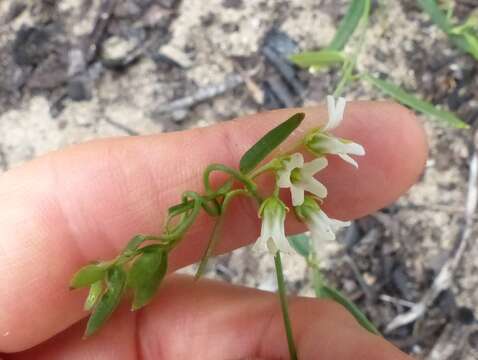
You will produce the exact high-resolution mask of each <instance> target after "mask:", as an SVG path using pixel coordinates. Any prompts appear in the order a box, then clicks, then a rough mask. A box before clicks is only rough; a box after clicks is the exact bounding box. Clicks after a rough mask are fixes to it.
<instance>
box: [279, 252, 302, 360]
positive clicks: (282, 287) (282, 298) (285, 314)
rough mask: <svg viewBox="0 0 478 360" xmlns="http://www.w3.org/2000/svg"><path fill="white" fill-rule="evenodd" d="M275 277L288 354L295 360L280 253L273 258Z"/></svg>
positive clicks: (295, 353)
mask: <svg viewBox="0 0 478 360" xmlns="http://www.w3.org/2000/svg"><path fill="white" fill-rule="evenodd" d="M274 262H275V266H276V275H277V287H278V290H279V299H280V304H281V310H282V317H283V318H284V327H285V332H286V335H287V345H288V346H289V354H290V359H291V360H297V350H296V348H295V343H294V337H293V336H292V326H291V323H290V318H289V309H288V306H287V297H286V293H285V283H284V273H283V271H282V261H281V258H280V252H279V251H278V252H277V253H276V255H275V256H274Z"/></svg>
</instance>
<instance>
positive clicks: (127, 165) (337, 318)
mask: <svg viewBox="0 0 478 360" xmlns="http://www.w3.org/2000/svg"><path fill="white" fill-rule="evenodd" d="M297 111H298V110H297V109H294V110H280V111H274V112H269V113H264V114H259V115H252V116H248V117H246V118H244V119H242V120H241V121H234V122H227V123H223V124H220V125H217V126H214V127H210V128H203V129H195V130H191V131H185V132H180V133H170V134H163V135H154V136H144V137H130V138H118V139H108V140H98V141H94V142H90V143H87V144H83V145H78V146H74V147H71V148H69V149H65V150H62V151H59V152H56V153H52V154H49V155H47V156H44V157H41V158H39V159H36V160H34V161H32V162H30V163H28V164H25V165H23V166H21V167H18V168H16V169H13V170H11V171H9V172H7V173H5V174H4V175H2V176H1V177H0V204H2V211H1V213H0V284H2V285H1V286H0V352H4V353H5V354H4V355H0V357H1V358H2V359H5V360H11V359H49V360H51V359H53V360H54V359H106V360H107V359H135V358H138V359H140V358H141V359H157V358H160V359H175V360H177V359H255V358H256V359H259V358H260V359H285V358H287V356H288V349H287V341H286V337H285V332H284V329H283V323H282V317H281V312H280V307H279V303H278V300H277V299H276V297H275V296H274V295H273V294H270V293H264V292H261V291H258V290H254V289H246V288H242V287H237V286H232V285H227V284H222V283H219V282H214V281H208V280H201V281H199V282H197V283H195V282H193V281H192V280H191V279H190V278H188V277H184V276H171V277H170V278H169V279H168V280H166V281H165V283H164V284H163V286H162V287H161V289H160V291H159V294H158V296H157V297H156V298H155V299H154V300H153V302H152V303H151V304H150V305H148V306H147V307H145V308H144V309H142V310H140V311H138V312H130V311H129V310H128V309H127V307H126V306H122V307H120V309H118V311H117V312H116V313H115V314H114V315H113V317H112V318H111V319H110V321H109V322H108V323H107V324H106V325H105V327H104V328H103V329H102V330H101V331H100V332H99V333H98V334H97V335H95V336H93V337H92V338H90V339H88V340H82V339H81V337H82V332H83V330H84V321H83V320H81V319H82V318H83V317H85V315H86V314H85V313H84V312H83V310H82V302H83V300H84V297H85V294H84V293H82V292H81V291H74V292H71V291H69V290H68V283H69V280H70V277H71V275H72V274H73V273H74V272H75V271H76V270H77V269H78V268H79V267H80V266H82V265H84V263H85V262H88V261H90V260H92V259H98V258H99V259H108V258H111V257H113V256H114V255H116V254H117V253H118V251H119V250H120V249H121V248H122V247H123V246H124V244H125V243H126V242H127V240H128V239H129V238H131V237H132V236H133V235H135V234H136V233H158V232H159V229H160V221H159V219H161V218H162V217H163V215H164V211H165V210H166V209H167V207H168V206H170V205H171V204H173V203H175V202H176V201H177V199H178V197H179V196H180V194H181V192H182V191H184V190H185V189H191V190H198V191H199V190H201V187H202V183H201V178H200V174H201V171H202V170H203V168H204V167H205V166H207V165H208V164H209V163H211V162H220V163H224V164H227V165H230V166H237V163H238V160H239V158H240V156H241V154H243V153H244V151H246V150H247V149H248V148H249V147H250V146H251V145H252V144H253V143H254V142H255V141H256V140H257V139H258V138H259V137H261V136H262V135H263V134H264V133H265V132H266V131H267V130H269V129H271V128H273V127H274V126H275V125H277V124H278V123H280V122H281V121H283V120H284V119H286V118H287V117H288V116H290V115H291V114H293V113H295V112H297ZM300 111H304V112H305V113H306V114H307V115H306V119H305V121H304V123H303V125H302V126H301V127H303V128H307V127H309V128H310V127H312V126H317V121H320V120H321V119H326V111H325V109H324V108H322V107H318V108H310V109H305V110H304V109H301V110H300ZM314 121H315V122H316V123H315V124H313V122H314ZM298 131H300V130H298ZM337 134H338V135H340V136H343V137H345V138H351V139H354V141H356V142H358V143H360V144H362V145H363V146H364V147H365V149H366V150H367V155H366V156H365V157H363V158H361V159H360V168H359V169H358V170H357V169H354V168H352V167H350V166H347V164H344V163H342V162H340V161H335V159H331V160H330V165H329V167H328V168H327V169H326V170H324V171H323V172H322V173H321V175H322V174H323V176H322V177H321V180H323V182H324V183H325V184H326V185H327V188H328V190H329V196H328V198H327V201H326V204H325V206H324V208H325V210H326V212H327V213H328V214H330V215H331V216H332V217H334V218H340V219H351V218H356V217H360V216H363V215H366V214H368V213H370V212H373V211H375V210H377V209H379V208H381V207H383V206H385V205H386V204H389V203H390V202H392V201H393V200H395V199H396V198H397V197H398V196H399V195H400V194H402V193H403V192H404V191H405V190H407V189H408V188H409V187H410V186H411V185H412V184H413V183H414V182H415V181H416V179H417V177H418V176H419V174H420V172H421V170H422V168H423V165H424V163H425V158H426V143H425V138H424V134H423V131H422V129H421V127H420V126H419V125H418V124H417V122H416V120H415V119H414V116H413V115H412V114H411V113H410V112H408V111H407V110H404V109H403V108H402V107H399V106H397V105H394V104H390V103H372V102H360V103H351V104H350V105H349V106H348V107H347V110H346V114H345V119H344V122H343V123H342V125H341V127H340V128H339V129H337ZM299 136H300V135H299ZM292 137H293V136H292ZM291 141H294V140H293V139H292V140H291ZM289 143H290V142H289ZM239 218H240V221H239V220H238V219H239ZM210 225H211V223H210V221H209V220H208V219H207V218H206V217H204V218H200V219H198V221H197V223H196V224H195V225H194V226H193V228H192V229H191V230H190V232H189V233H188V235H187V238H186V239H184V241H183V242H182V243H181V245H179V247H178V248H177V249H176V250H175V251H174V252H173V253H172V254H171V257H170V265H169V268H170V270H171V271H174V269H178V268H180V267H182V266H185V265H188V264H191V263H193V262H195V261H197V260H199V258H200V256H201V254H202V252H203V250H204V248H205V246H206V242H207V240H208V236H207V234H208V233H209V231H210ZM299 226H300V225H299V224H296V223H290V224H288V227H289V230H291V232H294V231H300V227H299ZM224 229H227V236H224V239H222V242H221V243H220V245H219V246H218V252H221V253H224V252H227V251H231V250H233V249H235V248H238V247H240V246H244V245H246V244H248V243H251V242H253V241H254V240H255V239H256V238H257V236H258V234H259V219H258V218H257V209H255V208H254V207H253V206H252V205H250V203H249V202H247V201H243V200H240V199H238V201H236V202H235V203H233V204H232V205H231V208H230V209H229V213H228V215H227V219H226V221H225V224H224ZM290 313H291V314H290V315H291V320H292V323H293V324H292V327H293V333H294V336H295V339H296V345H297V348H298V353H299V358H300V359H303V360H307V359H317V358H320V359H334V360H340V359H354V360H360V359H377V360H378V359H380V360H382V359H390V360H400V359H403V360H405V359H407V358H408V357H407V356H406V355H404V354H402V353H401V352H399V351H398V350H397V349H395V348H394V347H393V346H392V345H390V344H388V343H387V342H386V341H385V340H383V339H382V338H380V337H377V336H374V335H371V334H369V333H368V332H366V331H365V330H363V329H362V328H361V327H360V326H359V325H358V324H357V323H356V322H355V320H354V319H353V318H352V317H351V315H349V314H348V313H347V312H346V311H345V310H344V309H343V308H341V307H340V306H339V305H337V304H335V303H332V302H329V301H319V300H315V299H304V298H292V299H291V304H290ZM15 352H16V353H15ZM7 353H8V354H7Z"/></svg>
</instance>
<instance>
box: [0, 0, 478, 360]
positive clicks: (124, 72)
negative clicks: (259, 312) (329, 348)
mask: <svg viewBox="0 0 478 360" xmlns="http://www.w3.org/2000/svg"><path fill="white" fill-rule="evenodd" d="M206 3H207V5H205V4H206ZM346 3H347V1H344V0H340V1H337V0H322V1H321V0H249V1H245V0H210V1H207V2H205V1H204V0H182V1H179V0H124V1H114V0H82V1H75V0H61V1H53V0H42V1H34V0H30V1H28V0H18V1H15V0H3V1H1V2H0V166H1V168H2V169H3V171H6V170H8V169H9V168H10V167H13V166H16V165H18V164H20V163H22V162H25V161H27V160H29V159H32V158H33V157H35V156H38V155H40V154H43V153H45V152H48V151H50V150H54V149H58V148H62V147H65V146H68V145H70V144H74V143H79V142H83V141H86V140H88V139H93V138H100V137H108V136H118V135H119V136H125V135H126V136H128V135H138V134H150V133H158V132H165V131H175V130H180V129H186V128H192V127H198V126H206V125H209V124H213V123H216V122H220V121H227V120H228V119H231V118H234V117H236V116H240V115H244V114H250V113H253V112H257V111H262V110H266V109H273V108H278V107H289V106H297V105H313V104H317V103H319V102H322V101H323V99H324V97H325V95H326V94H328V93H331V92H332V91H333V89H334V84H336V82H337V78H338V74H337V73H336V72H335V71H329V72H324V73H321V74H319V75H311V74H309V73H307V72H305V71H300V70H298V69H296V68H293V67H292V66H291V64H290V63H288V62H287V61H286V60H285V59H286V58H287V55H289V54H291V53H294V52H298V51H300V50H313V49H319V48H321V47H323V46H324V45H326V44H327V43H328V42H329V41H330V40H331V38H332V37H333V35H334V30H335V27H336V25H337V24H338V21H339V20H340V18H341V16H342V15H343V14H344V11H345V8H346ZM455 3H456V14H457V16H458V17H459V18H463V17H465V16H466V15H467V14H469V13H470V12H471V10H473V9H474V8H478V1H477V0H461V1H460V0H457V1H456V2H455ZM365 46H366V49H365V51H363V52H362V54H361V55H360V57H359V67H360V68H361V69H366V70H368V71H370V72H373V73H378V74H386V75H387V76H388V77H389V79H391V80H392V81H394V82H395V83H397V84H400V85H402V86H403V87H405V88H407V89H410V90H414V91H416V92H417V93H419V94H420V95H421V96H422V97H424V98H426V99H428V100H430V101H433V102H435V103H439V104H443V105H444V106H445V107H447V108H448V109H450V110H452V111H454V112H456V113H457V114H458V115H459V116H460V117H462V118H463V119H465V121H467V122H468V123H469V124H470V125H472V129H471V130H452V129H448V128H442V127H439V126H438V125H437V124H436V123H434V122H433V121H430V120H429V119H425V118H424V119H423V123H424V126H425V128H426V131H427V133H428V135H429V138H428V139H429V143H430V156H429V160H428V162H427V167H426V171H425V173H424V174H423V176H422V178H421V179H420V181H419V183H418V184H417V185H415V186H414V187H413V188H412V189H411V190H410V191H409V193H407V194H406V195H405V196H403V197H402V198H401V199H400V200H399V201H397V202H396V203H395V204H393V205H392V206H390V207H388V208H386V209H383V210H381V211H380V212H378V213H376V214H373V215H371V216H369V217H367V218H364V219H360V220H358V221H356V222H354V225H353V226H352V227H351V228H350V229H349V230H347V231H345V232H344V233H343V234H341V235H342V236H341V237H340V241H339V242H338V243H337V244H336V245H332V246H329V247H327V248H326V249H324V253H325V255H324V257H326V259H327V260H326V261H324V263H323V266H324V271H325V272H326V274H327V275H328V278H329V279H330V281H331V282H332V283H333V284H334V285H336V286H337V287H339V288H340V289H342V290H343V291H344V292H345V293H346V294H347V295H348V296H349V297H350V298H352V299H353V300H354V301H356V303H357V304H358V305H359V306H360V307H361V308H362V309H364V310H366V312H367V314H368V315H369V316H370V318H371V319H372V320H373V322H374V323H375V324H377V326H378V327H379V328H380V330H382V331H385V329H386V328H387V325H389V324H390V323H391V321H392V320H393V319H394V318H395V316H397V315H398V314H402V313H404V312H405V311H406V310H408V308H407V306H408V305H409V304H410V303H417V302H418V301H420V299H421V298H422V297H423V296H424V294H425V293H427V291H429V289H430V287H431V286H432V283H433V280H434V279H435V277H436V275H437V274H438V272H439V271H440V269H441V268H442V267H443V265H444V264H445V263H446V261H447V260H448V259H450V257H453V256H454V253H455V252H454V250H455V248H456V245H457V241H458V240H459V239H460V237H461V235H462V232H463V230H464V228H465V218H464V211H465V202H466V198H467V187H468V175H469V166H470V157H471V151H472V148H473V136H474V135H473V134H474V128H475V127H476V124H477V119H478V77H477V76H476V75H477V71H478V66H477V65H478V63H477V62H476V61H473V59H472V58H470V57H468V56H466V55H463V54H461V53H460V52H458V51H457V50H456V49H454V48H453V47H452V45H451V44H450V43H449V42H448V41H447V39H446V36H445V35H443V34H442V33H441V32H440V31H439V30H438V29H437V28H436V27H434V26H433V25H431V23H430V21H429V19H428V18H427V16H426V15H425V14H423V13H422V12H421V11H420V9H419V8H418V6H417V5H416V1H414V0H406V1H391V0H389V1H385V0H382V1H376V2H374V6H373V9H372V16H371V24H370V27H369V31H368V36H367V40H366V44H365ZM277 59H280V61H277ZM346 96H347V98H348V99H376V98H381V97H382V96H381V95H380V94H379V93H377V92H376V91H375V90H374V89H371V88H370V87H368V86H366V85H364V84H354V85H353V86H352V87H351V88H349V89H348V90H347V92H346ZM397 151H399V149H397ZM471 229H472V230H476V226H473V227H472V228H471ZM475 239H476V231H474V232H473V233H472V237H471V241H470V243H469V245H468V247H467V248H466V251H465V254H464V256H463V258H462V259H461V261H460V262H459V266H458V268H457V269H456V271H455V272H454V277H453V281H452V286H451V287H450V288H448V289H446V290H445V291H442V292H441V294H440V296H439V297H438V298H437V299H436V300H435V301H433V303H432V304H431V306H430V307H429V308H428V309H427V311H426V313H425V316H424V317H422V318H420V319H419V320H418V321H414V322H413V323H412V324H410V325H407V326H403V327H400V328H398V329H395V330H393V331H391V332H386V331H385V336H386V337H387V338H388V339H390V340H392V341H393V342H395V343H396V344H397V345H398V346H400V347H401V348H402V349H403V350H404V351H407V352H408V353H410V354H413V355H414V356H416V357H417V358H423V359H429V360H435V359H444V360H445V359H464V360H467V359H478V323H477V321H476V320H475V316H474V313H475V309H477V308H478V268H477V267H478V262H477V260H476V259H478V244H477V243H476V241H474V240H475ZM192 270H193V269H186V270H185V271H192ZM207 276H210V277H216V278H221V279H224V280H226V281H230V282H233V283H237V284H245V285H249V286H255V287H259V288H261V289H267V290H275V288H276V284H275V277H274V272H273V264H272V262H271V260H270V259H269V258H268V256H266V255H264V256H260V255H257V254H254V253H252V252H251V250H250V249H249V248H245V249H240V250H237V251H235V252H233V253H231V254H229V255H226V256H221V257H219V258H217V259H215V260H214V261H212V262H211V264H210V266H209V270H208V273H207ZM286 278H287V280H288V287H289V291H290V292H291V293H296V294H301V295H306V296H312V295H313V290H312V288H311V284H310V277H309V274H308V272H307V269H306V267H305V264H304V262H303V261H302V259H300V258H298V257H297V258H290V259H288V261H287V264H286ZM443 344H448V345H450V346H449V347H448V349H446V348H443Z"/></svg>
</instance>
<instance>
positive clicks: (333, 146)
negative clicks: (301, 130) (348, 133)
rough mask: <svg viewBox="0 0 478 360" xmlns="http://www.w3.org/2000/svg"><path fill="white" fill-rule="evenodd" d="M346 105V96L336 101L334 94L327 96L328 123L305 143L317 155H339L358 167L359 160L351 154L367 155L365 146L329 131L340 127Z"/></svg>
mask: <svg viewBox="0 0 478 360" xmlns="http://www.w3.org/2000/svg"><path fill="white" fill-rule="evenodd" d="M345 105H346V100H345V98H342V97H341V98H339V99H338V100H337V102H336V101H335V99H334V97H333V96H330V95H329V96H327V108H328V112H329V119H328V121H327V124H325V126H324V127H323V128H322V129H320V130H318V131H316V132H315V133H313V134H311V135H310V136H308V139H307V140H306V142H305V145H306V147H307V148H308V149H309V150H310V151H311V152H312V153H313V154H315V155H317V156H323V155H327V154H332V155H338V156H339V157H340V158H342V159H343V160H344V161H346V162H348V163H349V164H352V165H353V166H355V167H358V164H357V162H356V161H355V160H354V159H353V158H352V157H351V156H350V155H357V156H363V155H365V149H364V148H363V146H362V145H360V144H357V143H354V142H352V141H349V140H346V139H341V138H338V137H335V136H333V135H332V134H330V132H329V131H330V130H332V129H335V128H336V127H338V126H339V125H340V123H341V122H342V120H343V117H344V112H345Z"/></svg>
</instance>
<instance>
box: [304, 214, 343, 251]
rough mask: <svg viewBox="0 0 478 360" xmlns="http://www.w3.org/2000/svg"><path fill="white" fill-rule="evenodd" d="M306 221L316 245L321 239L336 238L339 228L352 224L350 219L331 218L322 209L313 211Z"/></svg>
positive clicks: (329, 239)
mask: <svg viewBox="0 0 478 360" xmlns="http://www.w3.org/2000/svg"><path fill="white" fill-rule="evenodd" d="M305 223H306V225H307V227H308V228H309V230H310V237H311V239H312V241H313V243H314V246H316V245H317V244H319V243H320V242H321V241H332V240H335V233H336V232H337V231H338V230H339V229H341V228H343V227H346V226H349V225H350V221H340V220H335V219H331V218H329V217H328V216H327V214H326V213H325V212H323V211H322V210H320V209H318V210H317V211H313V212H311V213H310V214H309V218H308V219H307V220H306V222H305Z"/></svg>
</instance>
